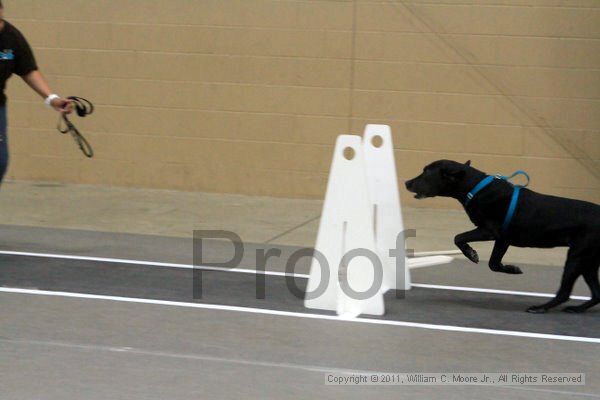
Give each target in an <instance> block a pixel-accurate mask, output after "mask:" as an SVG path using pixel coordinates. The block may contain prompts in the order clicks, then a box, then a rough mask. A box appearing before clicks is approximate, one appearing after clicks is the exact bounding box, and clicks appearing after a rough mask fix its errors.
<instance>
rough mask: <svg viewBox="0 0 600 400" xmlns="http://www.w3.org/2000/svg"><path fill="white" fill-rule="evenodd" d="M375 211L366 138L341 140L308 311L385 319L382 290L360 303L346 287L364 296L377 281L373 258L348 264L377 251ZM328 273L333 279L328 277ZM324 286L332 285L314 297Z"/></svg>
mask: <svg viewBox="0 0 600 400" xmlns="http://www.w3.org/2000/svg"><path fill="white" fill-rule="evenodd" d="M370 209H371V205H370V201H369V197H368V186H367V176H366V174H365V161H364V154H363V145H362V140H361V138H360V136H352V135H341V136H338V138H337V141H336V145H335V152H334V156H333V162H332V164H331V171H330V173H329V181H328V183H327V194H326V195H325V203H324V204H323V213H322V214H321V221H320V223H319V232H318V234H317V244H316V246H315V250H316V251H318V252H319V253H320V254H322V255H323V256H324V259H319V257H315V258H313V260H312V264H311V268H310V278H309V280H308V286H307V288H306V292H307V293H306V296H307V297H306V298H305V300H304V304H305V306H306V307H308V308H317V309H322V310H334V311H336V312H337V313H338V314H339V315H348V316H356V315H359V314H362V313H365V314H373V315H383V313H384V311H385V309H384V304H383V294H382V293H381V292H380V291H378V292H377V293H376V294H375V295H374V296H372V297H371V298H369V299H366V300H357V299H353V298H352V297H354V296H349V295H348V294H347V293H345V292H344V290H343V288H342V284H343V283H342V282H344V280H345V281H346V282H347V283H348V285H349V286H350V287H351V288H352V289H354V290H355V291H357V292H358V291H363V292H364V291H366V290H367V289H369V287H370V286H371V283H372V282H373V279H374V275H375V273H374V271H375V270H374V268H373V265H372V262H371V261H369V259H367V258H365V257H355V258H353V259H352V260H351V261H350V262H348V263H343V262H342V261H344V260H343V259H342V258H343V256H344V255H345V254H347V253H348V252H349V251H351V250H353V249H367V250H370V251H371V252H373V253H375V252H376V248H375V234H374V230H373V217H372V215H371V213H370V212H369V210H370ZM324 262H326V263H327V264H328V268H327V269H325V268H324V266H323V265H322V264H323V263H324ZM326 270H327V271H329V274H328V275H329V276H327V274H325V273H323V274H322V272H323V271H326ZM322 275H323V276H322ZM324 282H327V284H326V287H325V288H324V291H323V290H321V291H320V292H322V293H320V292H319V293H318V294H320V295H319V296H318V297H314V296H311V295H312V294H317V292H316V291H317V290H318V288H319V287H322V285H323V284H325V283H324Z"/></svg>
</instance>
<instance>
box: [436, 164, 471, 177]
mask: <svg viewBox="0 0 600 400" xmlns="http://www.w3.org/2000/svg"><path fill="white" fill-rule="evenodd" d="M441 173H442V176H444V177H446V178H450V179H452V180H459V179H461V178H462V177H463V176H465V174H466V171H465V169H464V167H463V166H462V164H459V163H453V164H452V165H446V166H444V167H443V168H442V169H441Z"/></svg>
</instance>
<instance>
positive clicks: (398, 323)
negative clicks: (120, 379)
mask: <svg viewBox="0 0 600 400" xmlns="http://www.w3.org/2000/svg"><path fill="white" fill-rule="evenodd" d="M0 293H12V294H26V295H37V296H52V297H66V298H78V299H90V300H105V301H117V302H126V303H139V304H153V305H161V306H170V307H185V308H199V309H205V310H218V311H232V312H241V313H249V314H262V315H275V316H279V317H295V318H306V319H320V320H326V321H337V322H350V323H362V324H371V325H384V326H400V327H406V328H420V329H429V330H436V331H446V332H462V333H480V334H487V335H498V336H512V337H523V338H533V339H549V340H561V341H569V342H581V343H600V338H590V337H581V336H565V335H552V334H546V333H534V332H522V331H504V330H496V329H483V328H468V327H462V326H452V325H434V324H424V323H418V322H405V321H393V320H384V319H371V318H340V317H337V316H331V315H320V314H309V313H298V312H291V311H278V310H270V309H261V308H251V307H238V306H225V305H218V304H201V303H185V302H178V301H166V300H153V299H141V298H134V297H117V296H104V295H96V294H86V293H69V292H50V291H45V290H33V289H14V288H3V287H0Z"/></svg>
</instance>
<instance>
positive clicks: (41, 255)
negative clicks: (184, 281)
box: [0, 250, 308, 278]
mask: <svg viewBox="0 0 600 400" xmlns="http://www.w3.org/2000/svg"><path fill="white" fill-rule="evenodd" d="M0 254H1V255H8V256H21V257H37V258H53V259H59V260H79V261H93V262H107V263H113V264H128V265H142V266H146V267H162V268H181V269H201V270H205V271H218V272H237V273H240V274H253V275H256V274H264V275H273V276H288V275H287V274H286V273H285V272H278V271H260V270H255V269H241V268H222V267H209V266H206V265H192V264H175V263H163V262H155V261H141V260H128V259H122V258H105V257H88V256H73V255H67V254H49V253H28V252H23V251H4V250H2V251H0ZM289 276H292V277H296V278H308V275H299V274H293V275H289Z"/></svg>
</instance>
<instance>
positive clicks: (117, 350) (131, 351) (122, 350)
mask: <svg viewBox="0 0 600 400" xmlns="http://www.w3.org/2000/svg"><path fill="white" fill-rule="evenodd" d="M0 342H4V343H10V344H16V345H25V346H43V347H58V348H66V349H70V350H82V351H102V352H107V353H114V354H125V355H134V356H146V357H164V358H174V359H179V360H193V361H200V362H202V361H208V362H216V363H223V364H237V365H250V366H256V367H264V368H271V369H272V368H283V369H292V370H298V371H306V372H314V373H326V374H331V373H333V374H343V375H356V374H360V375H372V374H386V373H387V374H390V373H393V372H383V371H361V370H352V369H342V368H334V367H323V366H317V365H314V366H313V365H303V364H290V363H279V362H270V361H253V360H245V359H238V358H224V357H216V356H205V355H200V354H181V353H172V352H164V351H150V350H143V349H135V348H131V347H114V346H100V345H86V344H77V343H65V342H56V341H41V340H23V339H3V338H0ZM489 387H491V388H495V389H503V390H525V391H532V392H542V393H552V394H561V395H567V396H571V397H573V396H577V397H589V398H595V399H597V398H600V395H596V394H593V393H582V392H571V391H566V390H553V389H540V388H533V387H521V386H504V385H490V386H489Z"/></svg>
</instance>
